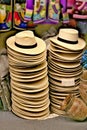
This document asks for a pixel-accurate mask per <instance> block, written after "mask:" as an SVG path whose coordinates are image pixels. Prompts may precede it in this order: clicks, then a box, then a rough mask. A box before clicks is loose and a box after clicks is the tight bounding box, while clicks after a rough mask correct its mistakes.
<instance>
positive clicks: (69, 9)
mask: <svg viewBox="0 0 87 130" xmlns="http://www.w3.org/2000/svg"><path fill="white" fill-rule="evenodd" d="M74 8H75V0H67V12H68V13H69V14H71V15H72V14H73V11H74Z"/></svg>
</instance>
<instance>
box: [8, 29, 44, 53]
mask: <svg viewBox="0 0 87 130" xmlns="http://www.w3.org/2000/svg"><path fill="white" fill-rule="evenodd" d="M6 43H7V46H8V47H9V48H10V49H11V50H14V51H15V52H19V53H22V54H28V55H38V54H40V53H42V52H44V51H45V50H46V44H45V42H44V41H43V40H42V39H40V38H38V37H35V36H34V34H33V32H32V31H22V32H19V33H17V34H16V35H15V36H12V37H10V38H8V39H7V41H6Z"/></svg>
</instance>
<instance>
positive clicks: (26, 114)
mask: <svg viewBox="0 0 87 130" xmlns="http://www.w3.org/2000/svg"><path fill="white" fill-rule="evenodd" d="M12 112H13V113H14V114H16V115H17V116H19V117H22V118H24V119H34V120H35V119H39V120H40V119H44V118H46V117H48V116H49V114H50V113H49V108H46V110H44V111H42V112H38V113H37V112H36V113H30V112H29V111H23V110H21V109H19V108H18V107H16V106H15V105H13V104H12Z"/></svg>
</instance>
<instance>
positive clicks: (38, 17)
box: [33, 0, 47, 24]
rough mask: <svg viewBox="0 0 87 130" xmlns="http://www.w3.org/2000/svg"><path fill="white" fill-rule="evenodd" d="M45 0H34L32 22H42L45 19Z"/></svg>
mask: <svg viewBox="0 0 87 130" xmlns="http://www.w3.org/2000/svg"><path fill="white" fill-rule="evenodd" d="M46 7H47V0H35V2H34V14H33V22H34V23H35V24H38V23H42V22H44V21H45V20H46Z"/></svg>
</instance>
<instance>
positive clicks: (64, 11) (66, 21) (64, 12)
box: [60, 0, 69, 23]
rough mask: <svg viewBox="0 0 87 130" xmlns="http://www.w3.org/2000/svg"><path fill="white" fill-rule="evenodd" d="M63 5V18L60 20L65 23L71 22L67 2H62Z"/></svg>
mask: <svg viewBox="0 0 87 130" xmlns="http://www.w3.org/2000/svg"><path fill="white" fill-rule="evenodd" d="M60 5H61V17H60V20H61V21H63V23H68V22H69V15H68V13H67V0H60Z"/></svg>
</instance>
